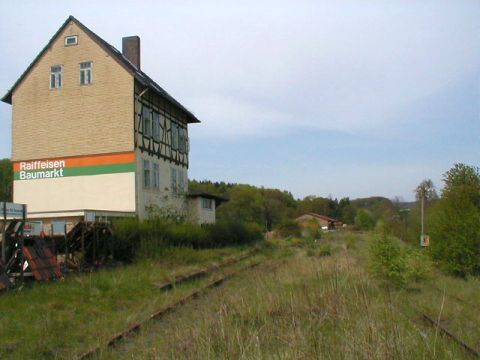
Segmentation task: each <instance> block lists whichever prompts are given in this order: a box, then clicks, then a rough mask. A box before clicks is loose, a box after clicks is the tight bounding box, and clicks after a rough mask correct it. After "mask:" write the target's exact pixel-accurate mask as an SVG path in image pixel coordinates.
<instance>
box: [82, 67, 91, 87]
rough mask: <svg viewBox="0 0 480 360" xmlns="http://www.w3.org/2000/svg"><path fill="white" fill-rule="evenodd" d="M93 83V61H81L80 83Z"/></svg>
mask: <svg viewBox="0 0 480 360" xmlns="http://www.w3.org/2000/svg"><path fill="white" fill-rule="evenodd" d="M91 83H92V62H91V61H87V62H82V63H80V85H90V84H91Z"/></svg>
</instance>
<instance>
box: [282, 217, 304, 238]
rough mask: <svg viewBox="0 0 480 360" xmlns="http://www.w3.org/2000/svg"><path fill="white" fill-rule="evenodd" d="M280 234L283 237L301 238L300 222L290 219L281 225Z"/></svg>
mask: <svg viewBox="0 0 480 360" xmlns="http://www.w3.org/2000/svg"><path fill="white" fill-rule="evenodd" d="M278 233H279V235H280V236H281V237H287V236H294V237H299V236H300V235H301V228H300V225H299V224H298V222H296V221H295V220H290V219H288V220H285V221H283V222H282V223H281V224H280V226H279V227H278Z"/></svg>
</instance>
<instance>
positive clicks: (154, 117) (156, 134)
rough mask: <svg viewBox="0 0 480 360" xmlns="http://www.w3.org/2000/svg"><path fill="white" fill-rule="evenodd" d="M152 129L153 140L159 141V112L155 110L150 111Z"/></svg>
mask: <svg viewBox="0 0 480 360" xmlns="http://www.w3.org/2000/svg"><path fill="white" fill-rule="evenodd" d="M152 129H153V134H152V135H153V140H155V141H160V114H159V113H158V112H156V111H154V112H152Z"/></svg>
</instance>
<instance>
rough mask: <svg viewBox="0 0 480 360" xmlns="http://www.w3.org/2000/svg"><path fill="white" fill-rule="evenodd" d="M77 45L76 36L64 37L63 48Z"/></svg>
mask: <svg viewBox="0 0 480 360" xmlns="http://www.w3.org/2000/svg"><path fill="white" fill-rule="evenodd" d="M77 44H78V36H77V35H70V36H65V46H72V45H77Z"/></svg>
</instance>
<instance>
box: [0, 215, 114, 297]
mask: <svg viewBox="0 0 480 360" xmlns="http://www.w3.org/2000/svg"><path fill="white" fill-rule="evenodd" d="M25 224H26V222H25V221H24V220H12V221H10V222H9V223H8V225H7V226H6V229H5V236H4V237H5V244H4V245H5V259H6V260H5V262H2V261H0V290H3V289H8V288H11V287H13V286H14V285H15V284H17V283H18V282H21V281H23V280H24V278H27V279H30V278H33V279H35V280H37V281H49V280H54V279H59V278H61V277H62V276H63V275H64V274H65V273H66V272H67V271H68V270H81V269H85V268H92V267H98V266H102V265H104V264H106V263H107V262H108V261H109V260H111V259H112V257H113V233H112V230H111V228H110V226H109V225H108V224H105V223H99V222H84V221H81V222H78V223H77V224H76V225H75V226H74V227H73V228H72V229H71V230H70V231H69V232H65V234H64V235H52V236H45V235H44V234H43V232H42V234H41V235H33V236H29V235H24V228H25ZM57 260H58V262H57Z"/></svg>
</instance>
